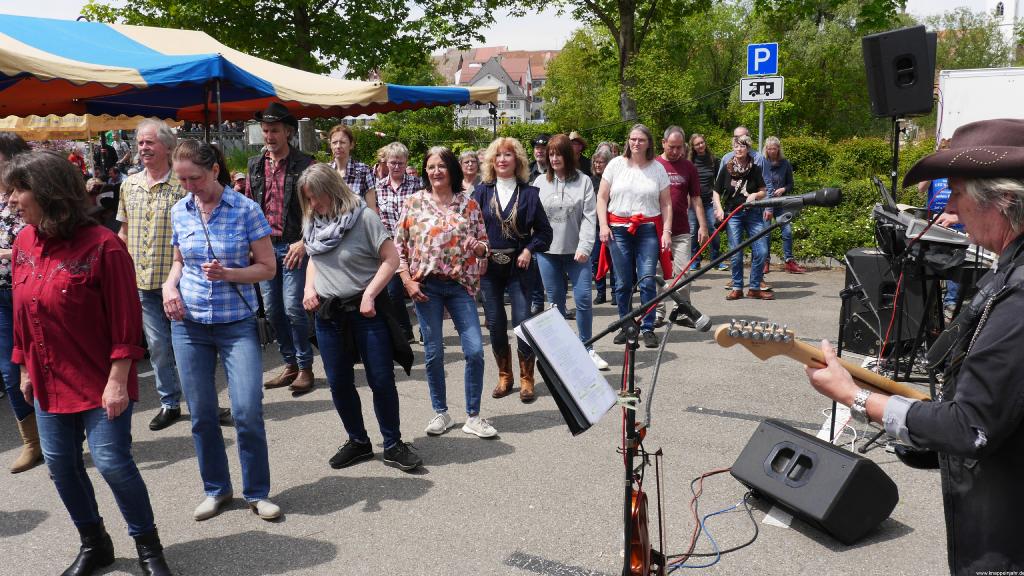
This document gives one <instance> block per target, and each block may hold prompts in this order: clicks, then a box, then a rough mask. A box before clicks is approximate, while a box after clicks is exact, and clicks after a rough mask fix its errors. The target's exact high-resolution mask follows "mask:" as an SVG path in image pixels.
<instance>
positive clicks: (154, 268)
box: [117, 120, 185, 430]
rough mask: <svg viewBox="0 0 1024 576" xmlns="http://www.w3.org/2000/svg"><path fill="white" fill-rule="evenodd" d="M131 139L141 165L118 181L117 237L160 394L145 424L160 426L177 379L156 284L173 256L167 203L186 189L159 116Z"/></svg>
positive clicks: (172, 403) (176, 398)
mask: <svg viewBox="0 0 1024 576" xmlns="http://www.w3.org/2000/svg"><path fill="white" fill-rule="evenodd" d="M135 138H136V141H137V142H138V146H139V159H140V161H141V162H142V166H143V168H144V170H143V171H142V172H138V173H135V174H132V175H131V176H128V177H127V178H125V180H124V181H123V182H122V183H121V201H120V202H119V203H118V208H117V219H118V220H119V221H120V222H121V229H120V231H119V232H118V236H120V237H121V240H123V241H124V242H125V244H126V245H127V246H128V253H129V254H131V257H132V260H133V261H134V262H135V282H136V284H138V287H139V300H140V301H141V302H142V320H143V322H142V326H143V329H144V331H145V333H146V342H147V343H148V345H149V354H150V362H151V363H152V365H153V372H154V375H155V377H156V390H157V392H158V393H159V394H160V411H159V412H158V413H157V415H156V416H155V417H154V418H153V420H152V421H151V422H150V423H149V428H150V430H162V429H164V428H166V427H168V426H170V425H171V424H173V423H174V422H175V421H176V420H177V419H178V418H180V417H181V408H180V403H181V383H180V382H179V380H178V372H177V370H176V369H175V367H174V350H173V349H172V348H171V323H170V321H169V320H168V319H167V316H165V315H164V301H163V292H162V290H161V284H163V282H164V280H166V279H167V274H168V272H170V270H171V260H172V259H173V256H174V251H173V248H172V246H171V207H172V206H174V203H175V202H177V201H178V200H179V199H180V198H181V197H182V196H184V195H185V191H184V190H183V189H182V187H181V184H179V183H178V179H177V178H175V176H174V174H173V173H172V172H171V152H172V151H173V150H174V146H175V144H176V143H177V138H176V137H175V135H174V133H173V132H171V130H170V128H168V127H167V125H166V124H164V123H163V122H160V121H158V120H143V121H142V122H140V123H139V125H138V128H137V129H136V132H135Z"/></svg>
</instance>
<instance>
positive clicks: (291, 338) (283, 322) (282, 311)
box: [260, 242, 313, 368]
mask: <svg viewBox="0 0 1024 576" xmlns="http://www.w3.org/2000/svg"><path fill="white" fill-rule="evenodd" d="M287 253H288V243H286V242H277V243H275V244H274V257H275V258H276V259H277V274H276V275H275V276H274V277H273V278H271V279H270V280H266V281H264V282H260V292H262V293H263V306H264V307H266V311H267V318H269V319H270V324H271V326H273V327H274V335H275V336H276V337H277V349H278V350H280V352H281V358H282V359H284V363H285V364H288V365H296V364H297V365H298V366H299V368H311V367H312V366H313V345H312V344H310V342H309V317H308V316H306V310H305V309H303V308H302V293H303V291H304V290H305V287H306V266H308V265H309V257H308V256H307V257H305V258H303V259H302V265H301V266H299V267H298V268H294V269H288V268H285V266H284V256H285V254H287Z"/></svg>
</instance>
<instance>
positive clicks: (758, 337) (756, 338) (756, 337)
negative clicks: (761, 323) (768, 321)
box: [754, 332, 764, 342]
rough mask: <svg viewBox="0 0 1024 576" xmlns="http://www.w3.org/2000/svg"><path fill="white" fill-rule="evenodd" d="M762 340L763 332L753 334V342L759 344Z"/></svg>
mask: <svg viewBox="0 0 1024 576" xmlns="http://www.w3.org/2000/svg"><path fill="white" fill-rule="evenodd" d="M763 338H764V333H763V332H754V341H755V342H760V341H761V340H762V339H763Z"/></svg>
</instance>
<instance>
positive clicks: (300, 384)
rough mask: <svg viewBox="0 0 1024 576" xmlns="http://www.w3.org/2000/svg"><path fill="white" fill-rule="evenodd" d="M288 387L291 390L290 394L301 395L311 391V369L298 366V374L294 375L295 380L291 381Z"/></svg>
mask: <svg viewBox="0 0 1024 576" xmlns="http://www.w3.org/2000/svg"><path fill="white" fill-rule="evenodd" d="M288 389H289V390H291V391H292V396H301V395H303V394H305V393H307V392H312V391H313V369H312V368H300V369H299V375H298V376H296V377H295V382H292V384H291V386H289V387H288Z"/></svg>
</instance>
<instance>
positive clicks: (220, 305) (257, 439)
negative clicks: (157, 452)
mask: <svg viewBox="0 0 1024 576" xmlns="http://www.w3.org/2000/svg"><path fill="white" fill-rule="evenodd" d="M174 171H175V173H176V174H177V176H178V179H179V180H180V182H181V185H182V187H183V188H184V189H185V190H186V191H187V192H188V193H189V194H188V195H187V196H185V197H184V198H182V199H181V200H179V201H178V202H177V203H176V204H175V205H174V207H173V208H172V209H171V226H172V227H173V229H174V233H173V235H172V237H171V243H172V244H173V245H174V263H173V264H172V266H171V273H170V274H169V275H168V277H167V281H166V282H165V283H164V285H163V295H164V312H166V314H167V317H168V318H170V319H171V340H172V343H173V345H174V355H175V358H176V359H177V364H178V374H179V376H180V379H181V382H182V388H183V389H184V392H185V397H186V400H187V401H188V410H189V412H190V413H191V415H192V439H193V441H194V442H195V445H196V454H197V455H198V457H199V474H200V476H202V479H203V489H204V492H205V493H206V498H205V499H204V500H203V501H202V502H200V504H199V506H198V507H196V509H195V512H194V514H193V516H194V517H195V519H196V520H206V519H208V518H212V517H213V516H216V515H217V513H218V512H219V511H220V509H221V507H223V506H224V505H225V504H226V503H228V502H229V501H230V500H231V498H232V496H233V492H232V488H231V476H230V474H229V472H228V459H227V454H226V452H225V449H224V436H223V435H222V434H221V430H220V426H219V424H218V419H217V412H218V409H217V388H216V385H215V371H216V369H217V356H218V354H219V355H220V357H221V361H222V362H223V363H224V372H225V374H226V375H227V381H228V389H229V390H230V394H229V396H230V399H231V410H232V412H233V413H234V417H235V428H236V429H237V432H238V455H239V459H240V460H241V464H242V495H243V496H244V497H245V500H246V502H248V503H249V506H250V507H251V508H252V511H253V512H254V513H256V514H258V515H259V516H260V518H263V519H265V520H269V519H273V518H277V517H278V516H280V515H281V509H280V508H279V507H278V506H277V505H276V504H274V503H273V502H271V501H270V500H269V499H268V496H269V495H270V462H269V459H268V456H267V434H266V430H265V428H264V425H263V369H262V366H263V363H262V361H261V350H260V344H259V339H258V337H257V334H256V312H255V311H256V292H255V289H254V288H253V284H254V283H256V282H260V281H262V280H268V279H270V278H272V277H273V276H274V274H275V272H276V270H275V260H274V252H273V247H272V246H271V243H270V224H268V223H267V219H266V217H264V216H263V211H262V210H260V207H259V205H258V204H256V203H255V202H253V201H252V200H250V199H248V198H246V197H245V196H243V195H242V194H239V193H238V192H236V191H235V190H234V189H232V188H231V187H230V185H229V184H230V183H229V179H230V177H229V175H228V170H227V166H226V165H225V164H224V156H223V154H221V152H220V150H219V149H217V148H215V147H213V146H211V145H209V144H207V143H205V142H200V141H198V140H183V141H182V142H181V143H180V144H179V145H178V147H177V148H176V149H175V150H174ZM250 253H251V255H252V256H251V257H250Z"/></svg>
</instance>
